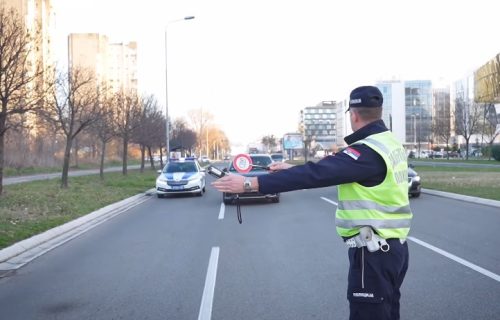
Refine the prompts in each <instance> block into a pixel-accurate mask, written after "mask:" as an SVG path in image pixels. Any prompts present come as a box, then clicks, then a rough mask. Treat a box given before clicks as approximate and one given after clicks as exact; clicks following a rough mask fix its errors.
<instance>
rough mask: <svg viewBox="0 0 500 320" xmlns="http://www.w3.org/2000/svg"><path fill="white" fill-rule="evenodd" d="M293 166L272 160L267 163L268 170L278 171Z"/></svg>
mask: <svg viewBox="0 0 500 320" xmlns="http://www.w3.org/2000/svg"><path fill="white" fill-rule="evenodd" d="M291 167H293V165H292V164H289V163H286V162H274V163H272V164H270V165H269V170H270V171H280V170H284V169H289V168H291Z"/></svg>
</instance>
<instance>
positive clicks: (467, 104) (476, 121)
mask: <svg viewBox="0 0 500 320" xmlns="http://www.w3.org/2000/svg"><path fill="white" fill-rule="evenodd" d="M481 114H482V112H481V105H480V104H478V103H475V102H473V101H469V100H465V99H459V98H457V100H456V109H455V127H456V131H457V134H459V135H461V136H462V137H464V139H465V159H467V160H468V159H469V142H470V138H471V137H472V135H474V134H477V133H479V129H480V124H481Z"/></svg>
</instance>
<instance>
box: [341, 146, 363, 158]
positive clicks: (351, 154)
mask: <svg viewBox="0 0 500 320" xmlns="http://www.w3.org/2000/svg"><path fill="white" fill-rule="evenodd" d="M342 152H343V153H345V154H347V155H348V156H349V157H351V158H353V159H354V160H358V158H359V156H360V155H361V153H359V151H357V150H354V149H353V148H351V147H347V148H345V149H344V150H343V151H342Z"/></svg>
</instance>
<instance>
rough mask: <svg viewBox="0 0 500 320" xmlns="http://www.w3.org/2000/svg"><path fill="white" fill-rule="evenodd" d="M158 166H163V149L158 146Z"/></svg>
mask: <svg viewBox="0 0 500 320" xmlns="http://www.w3.org/2000/svg"><path fill="white" fill-rule="evenodd" d="M160 167H161V168H163V150H162V148H160Z"/></svg>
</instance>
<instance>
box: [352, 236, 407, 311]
mask: <svg viewBox="0 0 500 320" xmlns="http://www.w3.org/2000/svg"><path fill="white" fill-rule="evenodd" d="M387 243H388V244H389V245H390V249H389V251H387V252H382V250H378V251H375V252H369V251H368V249H367V248H366V247H362V248H350V249H349V278H348V283H347V299H348V300H349V308H350V317H349V319H350V320H364V319H366V320H399V299H400V297H401V293H400V291H399V288H400V287H401V284H402V283H403V279H404V277H405V274H406V270H408V259H409V254H408V244H407V243H406V242H405V243H403V244H402V243H401V242H400V240H399V239H388V240H387Z"/></svg>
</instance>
